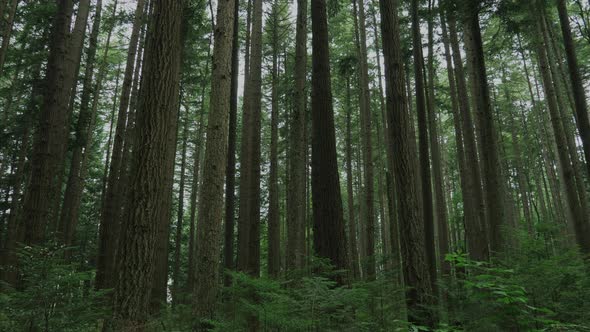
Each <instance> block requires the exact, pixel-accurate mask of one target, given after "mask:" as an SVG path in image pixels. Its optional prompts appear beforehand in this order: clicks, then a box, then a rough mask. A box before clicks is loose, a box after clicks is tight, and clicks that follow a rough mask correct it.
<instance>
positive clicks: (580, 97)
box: [557, 0, 590, 174]
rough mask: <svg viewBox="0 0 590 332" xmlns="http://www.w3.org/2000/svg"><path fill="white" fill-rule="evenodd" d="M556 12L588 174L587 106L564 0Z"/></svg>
mask: <svg viewBox="0 0 590 332" xmlns="http://www.w3.org/2000/svg"><path fill="white" fill-rule="evenodd" d="M557 10H558V13H559V22H560V23H561V32H562V34H563V42H564V46H565V54H566V58H567V64H568V69H569V76H570V80H571V85H572V89H573V94H574V102H575V107H574V110H575V114H576V116H577V121H576V123H577V124H578V129H579V131H580V137H581V138H582V144H583V147H584V155H585V156H586V167H588V172H589V174H590V120H588V105H587V103H586V92H585V90H584V84H583V82H582V78H581V77H580V69H579V65H578V58H577V55H576V50H575V45H574V40H573V37H572V31H571V28H570V22H569V15H568V12H567V6H566V2H565V0H557Z"/></svg>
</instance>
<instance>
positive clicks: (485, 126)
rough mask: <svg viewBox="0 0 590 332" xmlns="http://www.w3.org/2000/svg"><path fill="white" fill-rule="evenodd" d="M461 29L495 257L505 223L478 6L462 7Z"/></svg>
mask: <svg viewBox="0 0 590 332" xmlns="http://www.w3.org/2000/svg"><path fill="white" fill-rule="evenodd" d="M463 10H464V14H465V15H464V18H463V19H464V22H463V23H464V26H465V29H466V31H467V32H468V33H466V34H465V37H466V41H465V44H466V45H467V55H468V62H469V63H470V71H471V74H470V77H471V79H472V80H473V82H472V84H473V85H474V89H473V92H474V94H475V95H474V100H475V101H477V103H476V105H474V107H475V109H476V112H477V114H478V118H479V123H480V130H481V145H482V151H483V152H484V153H483V154H482V156H481V159H482V162H483V166H484V167H483V169H484V177H485V180H484V183H485V186H484V190H485V197H486V200H485V203H486V211H487V214H488V217H489V218H488V224H489V229H490V250H491V252H492V253H494V254H497V253H500V252H501V251H503V250H504V238H503V232H504V230H503V227H504V221H505V220H504V219H505V213H506V211H505V207H504V205H505V204H504V182H503V180H502V172H501V168H500V157H499V155H498V153H499V151H498V142H497V140H498V137H497V133H496V128H495V124H494V115H493V112H492V106H491V101H490V90H489V87H488V81H487V73H486V65H485V60H484V51H483V42H482V36H481V30H480V26H479V3H477V2H468V3H466V4H465V8H463Z"/></svg>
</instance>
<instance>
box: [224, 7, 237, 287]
mask: <svg viewBox="0 0 590 332" xmlns="http://www.w3.org/2000/svg"><path fill="white" fill-rule="evenodd" d="M233 27H234V30H233V41H232V63H231V75H232V77H231V96H230V111H229V130H228V147H227V167H226V172H225V230H224V237H225V239H224V247H223V250H224V251H223V262H224V264H223V267H224V268H225V269H227V270H234V269H235V262H234V228H235V226H234V225H235V215H236V209H235V204H236V203H235V201H236V193H235V187H236V139H237V137H236V136H237V134H236V130H237V122H238V119H237V118H238V85H239V75H240V72H239V71H240V40H239V38H240V31H239V30H240V2H239V1H235V4H234V21H233ZM230 282H231V280H230V278H229V276H227V275H226V276H225V278H224V285H225V286H229V285H230Z"/></svg>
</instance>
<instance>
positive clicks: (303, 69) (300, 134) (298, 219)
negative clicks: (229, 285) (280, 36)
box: [286, 0, 308, 270]
mask: <svg viewBox="0 0 590 332" xmlns="http://www.w3.org/2000/svg"><path fill="white" fill-rule="evenodd" d="M307 8H308V0H297V23H296V34H295V40H296V41H295V67H294V80H295V92H294V97H293V98H294V101H293V103H294V107H293V113H292V114H291V121H292V123H291V130H290V143H289V147H290V148H289V150H290V156H291V160H290V165H289V190H288V191H287V202H288V203H287V210H288V213H287V253H286V261H287V269H289V270H292V269H300V268H303V265H304V259H303V258H304V253H305V221H306V209H305V207H306V199H307V197H306V183H307V181H306V169H307V161H306V160H307V145H306V144H305V143H306V141H307V138H306V109H307V108H306V104H307V94H306V78H307Z"/></svg>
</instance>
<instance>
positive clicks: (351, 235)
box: [346, 77, 361, 280]
mask: <svg viewBox="0 0 590 332" xmlns="http://www.w3.org/2000/svg"><path fill="white" fill-rule="evenodd" d="M350 86H351V83H350V77H347V78H346V191H347V194H348V241H349V243H350V249H349V251H348V252H349V257H350V264H351V273H352V277H353V278H354V279H355V280H358V279H359V278H360V276H361V273H360V271H359V252H358V248H357V242H356V241H357V240H356V230H357V225H356V218H355V213H354V190H353V189H352V185H353V178H352V174H353V169H352V103H351V91H350V90H351V87H350Z"/></svg>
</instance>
